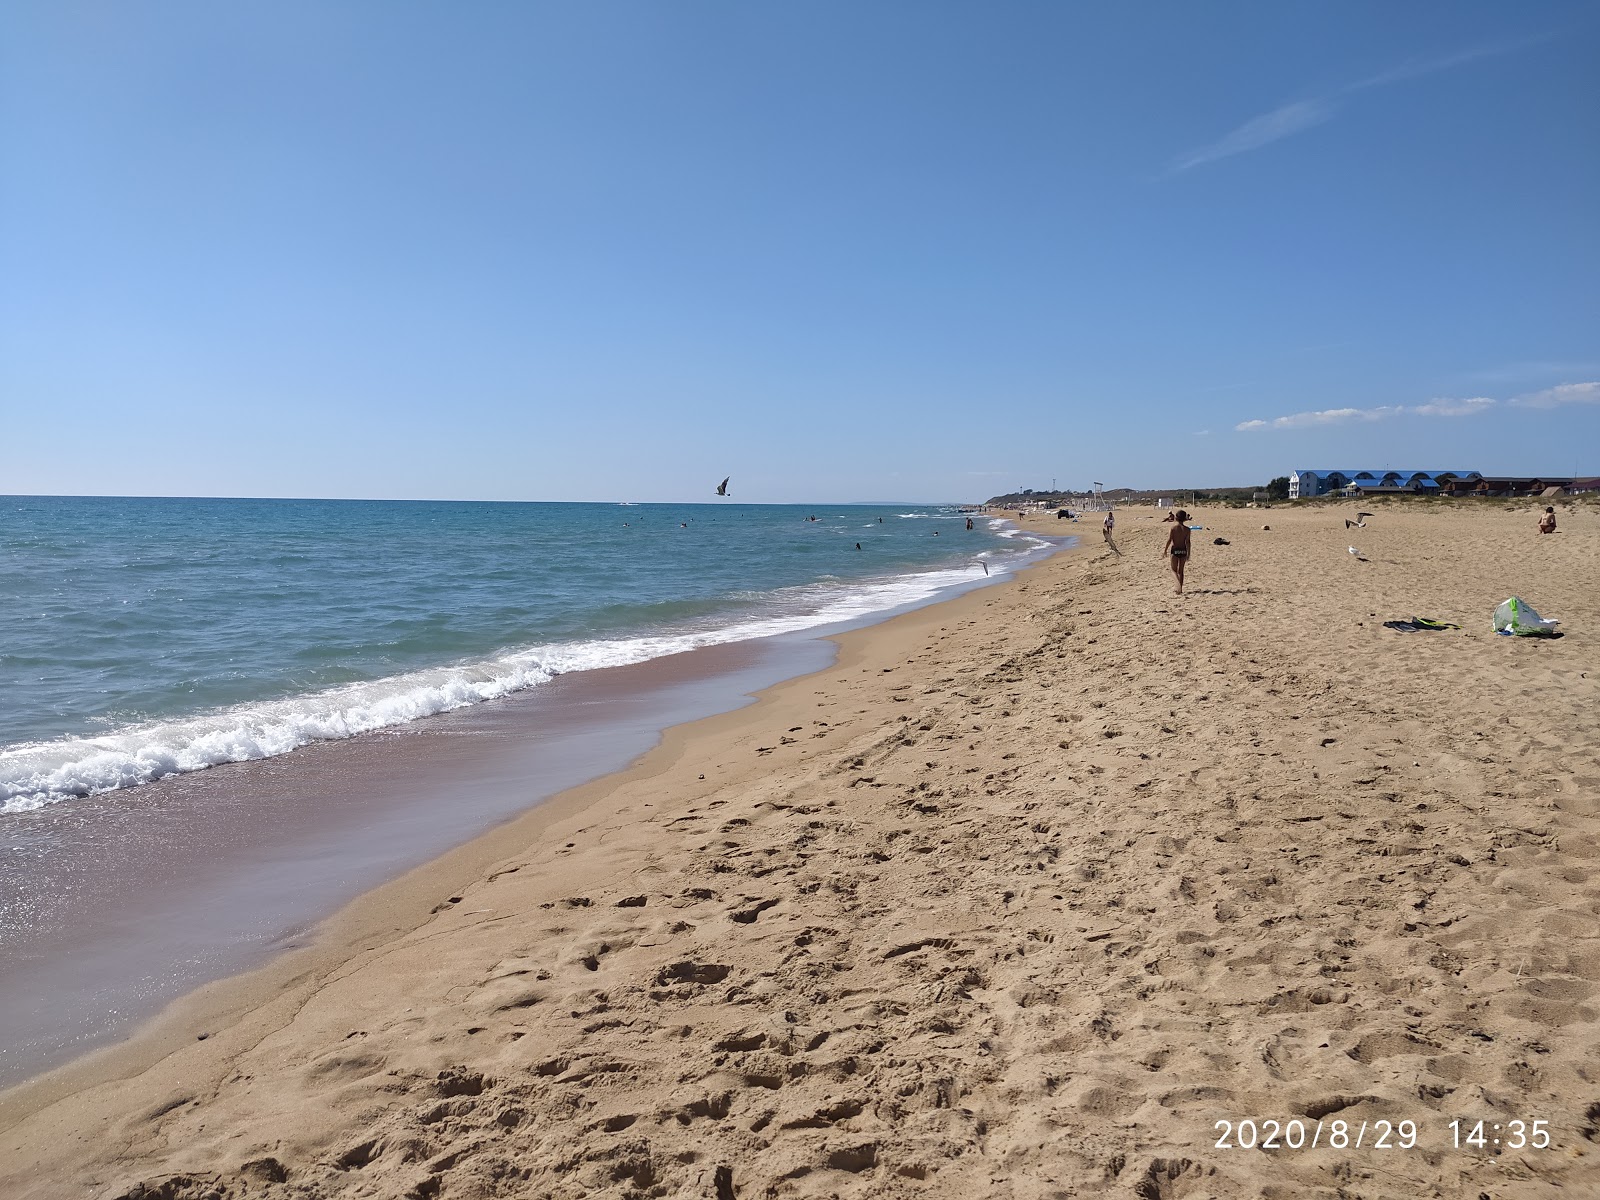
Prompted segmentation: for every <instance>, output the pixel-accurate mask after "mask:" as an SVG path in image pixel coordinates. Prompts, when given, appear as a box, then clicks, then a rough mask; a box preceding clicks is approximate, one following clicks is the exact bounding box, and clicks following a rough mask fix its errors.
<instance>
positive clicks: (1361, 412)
mask: <svg viewBox="0 0 1600 1200" xmlns="http://www.w3.org/2000/svg"><path fill="white" fill-rule="evenodd" d="M1593 386H1595V387H1600V384H1596V385H1593ZM1496 403H1497V402H1496V401H1494V400H1492V399H1490V398H1489V397H1488V396H1473V397H1471V398H1469V399H1465V400H1452V399H1438V400H1430V401H1428V402H1427V403H1426V404H1382V405H1379V406H1378V407H1377V408H1324V409H1321V410H1319V411H1317V412H1301V413H1290V414H1289V415H1288V416H1286V417H1273V418H1272V419H1271V420H1266V421H1264V420H1253V421H1240V422H1239V423H1238V424H1237V425H1235V426H1234V427H1233V428H1234V429H1235V430H1236V431H1237V432H1239V433H1254V432H1256V431H1258V430H1262V429H1305V428H1307V427H1310V426H1316V425H1345V424H1349V423H1351V422H1353V421H1386V420H1388V419H1389V418H1390V417H1399V416H1413V417H1470V416H1472V415H1473V414H1474V413H1480V412H1484V411H1486V410H1488V409H1490V408H1492V407H1494V405H1495V404H1496Z"/></svg>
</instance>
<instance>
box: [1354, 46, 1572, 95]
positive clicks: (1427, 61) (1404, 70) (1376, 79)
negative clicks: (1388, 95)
mask: <svg viewBox="0 0 1600 1200" xmlns="http://www.w3.org/2000/svg"><path fill="white" fill-rule="evenodd" d="M1546 36H1547V35H1545V34H1536V35H1535V36H1533V37H1526V38H1517V39H1516V40H1515V41H1509V42H1491V43H1489V44H1488V45H1485V46H1472V47H1469V48H1468V49H1466V50H1457V51H1455V52H1454V53H1451V54H1440V55H1438V56H1436V57H1434V58H1413V59H1408V60H1407V61H1406V62H1403V63H1401V64H1400V65H1399V66H1397V67H1391V68H1389V70H1387V71H1380V72H1378V74H1376V75H1374V76H1372V77H1371V78H1370V79H1361V80H1357V81H1356V82H1355V83H1352V84H1350V85H1348V86H1347V87H1346V88H1345V89H1344V90H1345V91H1347V92H1356V91H1360V90H1361V89H1363V88H1373V87H1384V86H1385V85H1387V84H1391V83H1404V82H1405V81H1406V80H1407V79H1416V78H1418V77H1419V76H1422V75H1432V74H1433V73H1434V72H1435V71H1448V70H1449V69H1450V68H1451V67H1460V66H1465V65H1466V64H1467V63H1470V62H1477V61H1478V60H1479V59H1480V58H1493V57H1494V56H1495V55H1497V54H1509V53H1511V51H1513V50H1525V49H1526V48H1527V47H1529V46H1531V45H1533V44H1534V43H1536V42H1542V41H1544V40H1545V37H1546Z"/></svg>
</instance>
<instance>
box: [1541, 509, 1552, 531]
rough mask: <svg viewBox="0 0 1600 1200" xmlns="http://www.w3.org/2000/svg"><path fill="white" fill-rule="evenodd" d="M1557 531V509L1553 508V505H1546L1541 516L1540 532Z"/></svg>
mask: <svg viewBox="0 0 1600 1200" xmlns="http://www.w3.org/2000/svg"><path fill="white" fill-rule="evenodd" d="M1555 531H1556V510H1555V509H1554V508H1551V507H1546V508H1545V510H1544V516H1542V517H1540V518H1539V532H1540V533H1554V532H1555Z"/></svg>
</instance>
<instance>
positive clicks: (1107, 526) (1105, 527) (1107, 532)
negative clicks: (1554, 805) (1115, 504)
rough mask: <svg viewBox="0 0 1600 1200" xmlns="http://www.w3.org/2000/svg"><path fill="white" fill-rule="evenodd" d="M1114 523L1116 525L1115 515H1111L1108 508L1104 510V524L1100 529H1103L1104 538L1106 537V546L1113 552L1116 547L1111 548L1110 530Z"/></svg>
mask: <svg viewBox="0 0 1600 1200" xmlns="http://www.w3.org/2000/svg"><path fill="white" fill-rule="evenodd" d="M1116 523H1117V518H1116V516H1115V514H1113V513H1112V511H1111V510H1110V509H1109V508H1108V509H1106V519H1105V523H1104V525H1103V526H1102V527H1101V528H1102V529H1103V530H1104V532H1105V537H1106V545H1108V546H1111V548H1112V549H1113V550H1115V549H1116V547H1115V546H1112V545H1111V528H1112V526H1114V525H1115V524H1116Z"/></svg>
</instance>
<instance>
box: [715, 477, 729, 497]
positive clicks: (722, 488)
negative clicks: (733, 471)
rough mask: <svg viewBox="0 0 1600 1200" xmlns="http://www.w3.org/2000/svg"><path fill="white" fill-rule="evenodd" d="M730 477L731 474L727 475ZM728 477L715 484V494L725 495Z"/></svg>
mask: <svg viewBox="0 0 1600 1200" xmlns="http://www.w3.org/2000/svg"><path fill="white" fill-rule="evenodd" d="M732 478H733V476H732V475H729V476H728V479H732ZM728 479H724V480H723V481H722V482H721V483H719V484H717V495H719V496H726V495H727V494H728Z"/></svg>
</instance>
